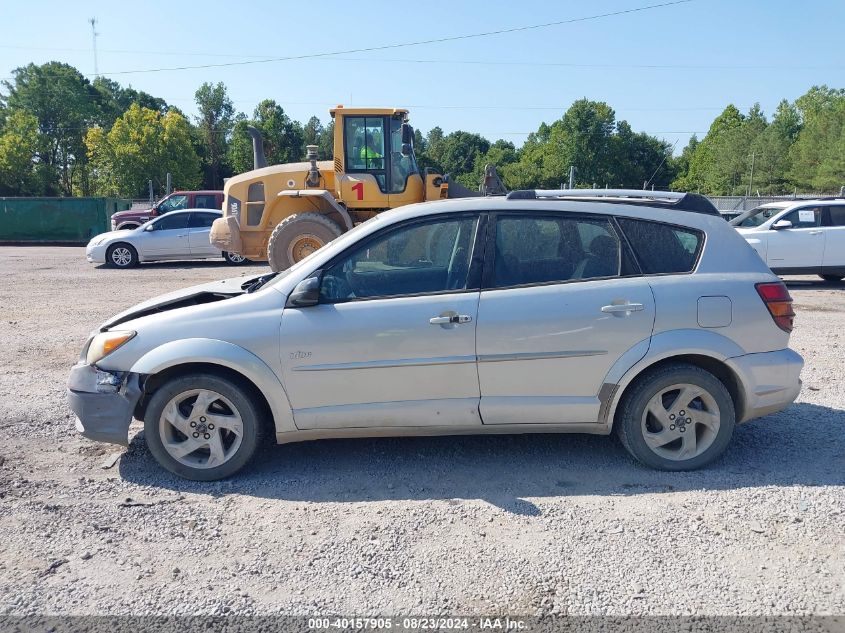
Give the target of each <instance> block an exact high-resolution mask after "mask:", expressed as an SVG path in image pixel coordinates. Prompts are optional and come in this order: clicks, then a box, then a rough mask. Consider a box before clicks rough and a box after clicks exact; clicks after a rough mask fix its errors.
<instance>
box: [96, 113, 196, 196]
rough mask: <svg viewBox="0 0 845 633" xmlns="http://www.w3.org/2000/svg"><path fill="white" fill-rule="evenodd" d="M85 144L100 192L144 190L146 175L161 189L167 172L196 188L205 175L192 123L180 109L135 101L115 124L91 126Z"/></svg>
mask: <svg viewBox="0 0 845 633" xmlns="http://www.w3.org/2000/svg"><path fill="white" fill-rule="evenodd" d="M85 144H86V146H87V148H88V155H89V157H90V159H91V164H92V165H93V168H94V176H95V183H96V189H97V192H98V193H100V194H101V195H114V196H129V197H136V196H142V195H144V194H145V193H146V191H147V181H148V180H152V181H153V184H154V185H155V186H156V188H157V189H158V190H159V191H162V190H163V189H164V185H165V182H166V177H167V173H168V172H169V173H170V174H172V176H173V184H174V185H175V186H176V187H177V188H179V189H196V188H197V187H198V186H199V185H200V182H201V181H202V176H201V166H200V159H199V157H198V156H197V154H196V152H195V151H194V148H193V144H192V139H191V127H190V123H189V122H188V121H187V119H185V117H183V116H182V115H181V114H178V113H176V112H167V113H166V114H162V113H161V112H158V111H156V110H150V109H148V108H142V107H140V106H139V105H138V104H132V105H131V106H130V107H129V109H128V110H127V111H126V112H125V113H124V114H123V115H122V116H121V117H120V118H118V119H117V120H116V121H115V123H114V125H113V126H112V128H111V130H108V131H106V130H105V129H103V128H99V127H95V128H91V129H90V130H89V131H88V134H87V135H86V137H85Z"/></svg>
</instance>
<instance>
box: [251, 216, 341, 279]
mask: <svg viewBox="0 0 845 633" xmlns="http://www.w3.org/2000/svg"><path fill="white" fill-rule="evenodd" d="M342 232H343V231H342V230H341V228H340V227H339V226H338V225H337V223H336V222H333V221H332V220H330V219H329V218H327V217H326V216H324V215H320V214H319V213H297V214H296V215H291V216H289V217H287V218H285V219H284V220H282V221H281V222H279V224H277V225H276V228H275V229H273V233H272V234H271V235H270V240H269V241H268V242H267V259H268V260H269V262H270V269H271V270H272V271H273V272H276V273H277V272H280V271H282V270H285V269H286V268H290V267H291V266H293V265H294V264H295V263H297V262H299V261H302V260H303V259H305V258H306V257H308V256H309V255H310V254H311V253H313V252H314V251H316V250H317V249H318V248H322V247H323V246H325V245H326V244H328V243H329V242H331V241H332V240H333V239H334V238H336V237H338V236H339V235H340V234H341V233H342Z"/></svg>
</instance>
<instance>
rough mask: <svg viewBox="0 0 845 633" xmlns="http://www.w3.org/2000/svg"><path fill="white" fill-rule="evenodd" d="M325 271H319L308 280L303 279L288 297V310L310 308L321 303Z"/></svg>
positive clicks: (286, 305) (286, 304)
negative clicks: (321, 283) (322, 281)
mask: <svg viewBox="0 0 845 633" xmlns="http://www.w3.org/2000/svg"><path fill="white" fill-rule="evenodd" d="M322 273H323V271H322V270H318V271H317V272H315V273H314V274H313V275H311V276H310V277H308V278H307V279H303V280H302V281H300V282H299V283H298V284H296V288H294V289H293V292H291V293H290V296H288V300H287V302H286V303H285V307H286V308H310V307H311V306H315V305H317V304H318V303H320V280H321V279H322V277H323V274H322Z"/></svg>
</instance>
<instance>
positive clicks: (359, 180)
mask: <svg viewBox="0 0 845 633" xmlns="http://www.w3.org/2000/svg"><path fill="white" fill-rule="evenodd" d="M332 115H333V116H334V117H335V169H336V170H337V169H338V167H340V168H341V169H340V170H339V171H341V172H342V173H339V174H337V175H338V178H337V180H336V182H337V187H338V193H339V196H338V197H339V198H340V199H341V200H343V201H344V202H345V203H346V205H347V207H350V208H353V209H374V210H379V209H389V208H393V207H396V206H400V205H403V204H409V203H412V202H420V201H421V200H422V199H423V183H422V178H421V177H420V173H419V169H418V167H417V161H416V158H415V157H414V151H413V145H412V143H410V142H408V141H409V140H410V138H409V137H412V136H413V132H412V130H411V128H410V126H409V125H408V124H407V123H406V118H407V111H406V110H394V109H379V110H363V109H357V108H356V109H352V108H349V109H345V108H335V109H334V110H332Z"/></svg>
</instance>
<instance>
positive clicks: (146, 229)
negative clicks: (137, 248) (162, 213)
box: [144, 224, 156, 231]
mask: <svg viewBox="0 0 845 633" xmlns="http://www.w3.org/2000/svg"><path fill="white" fill-rule="evenodd" d="M144 230H145V231H155V230H156V225H155V224H148V225H147V226H145V227H144Z"/></svg>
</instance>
